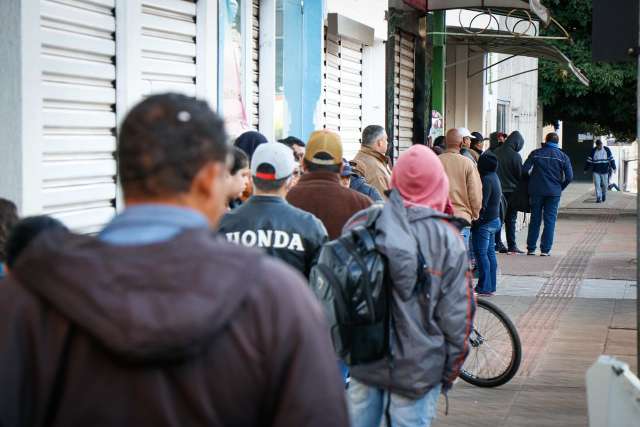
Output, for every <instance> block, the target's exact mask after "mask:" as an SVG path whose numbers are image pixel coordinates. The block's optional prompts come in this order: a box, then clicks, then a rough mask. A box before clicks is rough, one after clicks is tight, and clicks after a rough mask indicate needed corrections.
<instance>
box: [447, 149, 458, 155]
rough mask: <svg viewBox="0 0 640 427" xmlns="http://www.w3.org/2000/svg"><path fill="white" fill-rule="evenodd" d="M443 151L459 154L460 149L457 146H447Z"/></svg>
mask: <svg viewBox="0 0 640 427" xmlns="http://www.w3.org/2000/svg"><path fill="white" fill-rule="evenodd" d="M444 152H445V153H450V154H460V150H458V149H457V148H447V149H446V150H444Z"/></svg>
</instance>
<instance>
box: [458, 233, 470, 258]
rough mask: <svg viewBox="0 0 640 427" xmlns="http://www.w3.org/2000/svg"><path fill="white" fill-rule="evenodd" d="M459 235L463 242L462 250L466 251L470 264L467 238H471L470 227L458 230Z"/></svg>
mask: <svg viewBox="0 0 640 427" xmlns="http://www.w3.org/2000/svg"><path fill="white" fill-rule="evenodd" d="M460 235H461V236H462V239H463V240H464V248H465V249H466V250H467V258H468V259H469V262H471V251H470V250H469V238H470V237H471V227H464V228H463V229H462V230H460Z"/></svg>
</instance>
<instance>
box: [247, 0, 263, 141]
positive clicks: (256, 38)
mask: <svg viewBox="0 0 640 427" xmlns="http://www.w3.org/2000/svg"><path fill="white" fill-rule="evenodd" d="M251 10H252V13H251V18H252V19H251V32H252V33H251V73H250V74H249V75H250V78H251V102H250V103H249V105H250V107H249V112H248V113H249V120H250V122H251V127H252V128H253V129H255V130H258V127H259V118H260V117H259V115H258V111H259V108H258V107H259V104H260V85H259V77H260V0H253V7H252V9H251Z"/></svg>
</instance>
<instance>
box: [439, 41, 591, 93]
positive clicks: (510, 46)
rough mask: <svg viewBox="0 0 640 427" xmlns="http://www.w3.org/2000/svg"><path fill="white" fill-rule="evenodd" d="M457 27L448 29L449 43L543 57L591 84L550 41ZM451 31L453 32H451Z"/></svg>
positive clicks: (507, 53) (480, 50)
mask: <svg viewBox="0 0 640 427" xmlns="http://www.w3.org/2000/svg"><path fill="white" fill-rule="evenodd" d="M455 30H456V28H451V29H448V31H447V44H448V45H454V46H455V45H458V46H460V45H464V46H468V47H469V49H470V51H472V52H478V53H480V52H486V53H488V52H495V53H503V54H506V55H518V56H530V57H533V58H542V59H547V60H549V61H554V62H557V63H559V64H564V65H566V66H567V67H568V68H569V69H570V70H571V72H572V73H573V75H575V76H576V78H577V79H578V80H579V81H580V83H582V84H583V85H585V86H589V79H588V78H587V77H586V76H585V75H584V74H582V72H581V71H580V69H579V68H578V67H576V66H575V65H574V64H573V62H571V60H570V59H569V58H568V57H567V56H566V55H565V54H564V53H562V52H561V51H560V49H558V48H557V47H555V46H552V45H551V44H549V42H548V41H546V40H544V39H540V38H537V37H529V36H517V35H512V34H505V33H503V32H497V31H485V32H483V33H481V34H472V33H460V32H455ZM450 31H451V32H450Z"/></svg>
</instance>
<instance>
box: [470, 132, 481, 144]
mask: <svg viewBox="0 0 640 427" xmlns="http://www.w3.org/2000/svg"><path fill="white" fill-rule="evenodd" d="M471 140H472V141H473V142H482V141H484V137H483V136H482V134H481V133H480V132H471Z"/></svg>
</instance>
